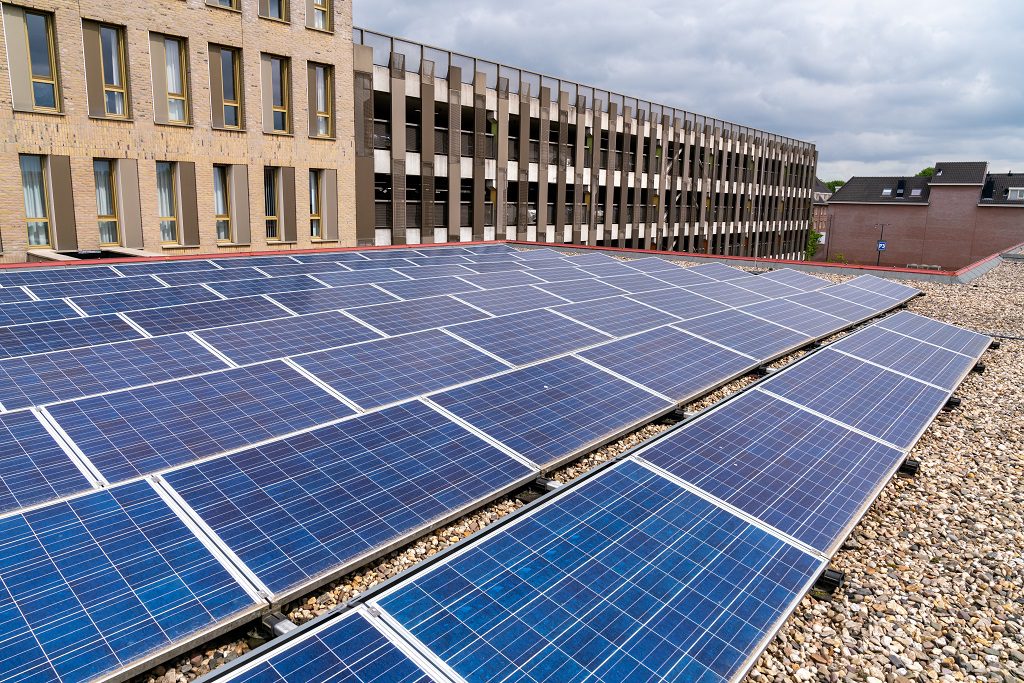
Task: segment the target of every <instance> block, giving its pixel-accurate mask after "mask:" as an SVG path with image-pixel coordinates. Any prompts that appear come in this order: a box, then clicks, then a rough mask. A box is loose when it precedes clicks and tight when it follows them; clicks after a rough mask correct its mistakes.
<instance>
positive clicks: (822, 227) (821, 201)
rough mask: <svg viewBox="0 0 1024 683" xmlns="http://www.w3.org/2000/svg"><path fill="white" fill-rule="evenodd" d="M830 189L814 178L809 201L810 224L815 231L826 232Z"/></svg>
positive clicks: (830, 195)
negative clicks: (812, 190)
mask: <svg viewBox="0 0 1024 683" xmlns="http://www.w3.org/2000/svg"><path fill="white" fill-rule="evenodd" d="M830 197H832V190H830V189H829V188H828V185H826V184H825V183H823V182H821V180H820V179H818V178H815V179H814V198H813V200H812V201H811V207H812V208H811V225H812V226H813V227H814V231H815V232H820V233H822V234H824V233H826V232H828V200H829V198H830Z"/></svg>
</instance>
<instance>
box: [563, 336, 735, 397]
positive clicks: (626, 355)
mask: <svg viewBox="0 0 1024 683" xmlns="http://www.w3.org/2000/svg"><path fill="white" fill-rule="evenodd" d="M579 355H580V356H582V357H584V358H586V359H587V360H589V361H592V362H594V363H597V364H598V365H600V366H602V367H605V368H608V369H609V370H611V371H613V372H617V373H618V374H620V375H622V376H623V377H627V378H629V379H631V380H633V381H634V382H637V383H639V384H642V385H644V386H645V387H650V388H651V389H654V390H655V391H657V392H659V393H661V394H663V395H665V396H668V397H669V398H671V399H673V400H675V401H677V402H680V403H681V402H683V401H686V400H690V399H693V398H696V397H697V396H700V395H702V394H704V393H706V392H707V391H710V390H711V389H713V388H715V387H717V386H718V385H720V384H722V383H723V382H725V381H727V380H729V379H732V378H733V377H736V376H737V375H741V374H743V373H745V372H747V371H749V370H750V369H751V365H753V363H754V361H752V360H751V359H749V358H747V357H746V356H741V355H739V354H738V353H734V352H733V351H729V350H727V349H723V348H722V347H720V346H715V345H714V344H709V343H708V342H706V341H702V340H700V339H697V338H696V337H694V336H693V335H690V334H687V333H685V332H682V331H680V330H677V329H675V328H674V327H663V328H660V329H656V330H651V331H650V332H644V333H643V334H638V335H635V336H633V337H629V338H627V339H619V340H616V341H613V342H608V343H607V344H602V345H601V346H598V347H595V348H593V349H589V350H587V351H582V352H580V354H579Z"/></svg>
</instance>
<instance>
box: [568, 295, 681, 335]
mask: <svg viewBox="0 0 1024 683" xmlns="http://www.w3.org/2000/svg"><path fill="white" fill-rule="evenodd" d="M555 310H556V311H558V312H559V313H561V314H563V315H567V316H569V317H570V318H572V319H573V320H578V321H580V322H581V323H584V324H586V325H590V326H591V327H596V328H597V329H599V330H601V331H602V332H607V333H608V334H610V335H612V336H614V337H624V336H626V335H627V334H633V333H635V332H643V331H644V330H650V329H653V328H655V327H661V326H662V325H668V324H669V323H674V322H678V321H679V318H677V317H675V316H674V315H669V314H668V313H662V312H661V311H659V310H657V309H654V308H651V307H650V306H644V305H643V304H641V303H637V302H636V301H633V300H632V299H626V298H624V297H621V296H617V297H612V298H610V299H598V300H597V301H585V302H583V303H578V304H567V305H565V306H559V307H558V308H556V309H555Z"/></svg>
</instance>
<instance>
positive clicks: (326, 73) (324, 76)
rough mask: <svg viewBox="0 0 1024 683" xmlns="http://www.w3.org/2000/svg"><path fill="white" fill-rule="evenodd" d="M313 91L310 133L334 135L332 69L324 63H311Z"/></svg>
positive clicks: (323, 136) (322, 136) (321, 135)
mask: <svg viewBox="0 0 1024 683" xmlns="http://www.w3.org/2000/svg"><path fill="white" fill-rule="evenodd" d="M310 69H311V70H312V77H313V78H312V81H313V82H312V85H313V93H312V95H313V96H312V97H311V98H310V100H311V102H310V110H311V111H312V112H313V116H312V121H311V123H312V129H311V131H310V135H312V136H313V137H318V138H329V137H332V136H333V135H334V114H333V108H334V107H333V104H334V70H333V69H332V68H331V67H330V66H328V65H326V64H311V65H310Z"/></svg>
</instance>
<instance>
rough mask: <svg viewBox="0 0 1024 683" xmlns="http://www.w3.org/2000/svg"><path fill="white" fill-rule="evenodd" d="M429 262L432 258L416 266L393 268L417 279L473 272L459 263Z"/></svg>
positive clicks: (470, 273)
mask: <svg viewBox="0 0 1024 683" xmlns="http://www.w3.org/2000/svg"><path fill="white" fill-rule="evenodd" d="M431 264H433V259H430V260H429V262H428V263H427V264H426V265H422V266H417V267H416V268H395V270H397V271H398V272H399V273H401V274H402V275H408V276H409V277H411V278H415V279H417V280H420V279H423V278H432V277H444V276H448V275H472V274H473V272H474V271H472V270H470V269H469V268H466V267H464V266H459V265H449V266H435V265H431Z"/></svg>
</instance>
